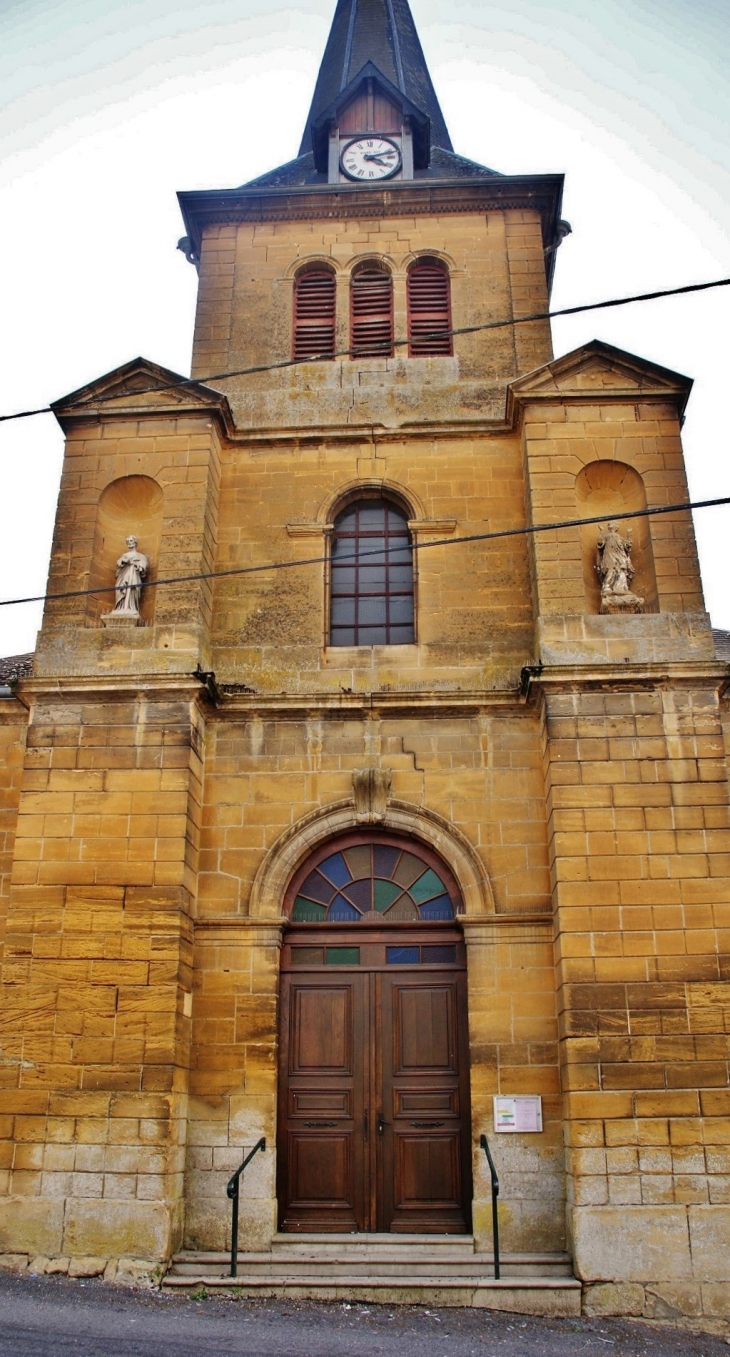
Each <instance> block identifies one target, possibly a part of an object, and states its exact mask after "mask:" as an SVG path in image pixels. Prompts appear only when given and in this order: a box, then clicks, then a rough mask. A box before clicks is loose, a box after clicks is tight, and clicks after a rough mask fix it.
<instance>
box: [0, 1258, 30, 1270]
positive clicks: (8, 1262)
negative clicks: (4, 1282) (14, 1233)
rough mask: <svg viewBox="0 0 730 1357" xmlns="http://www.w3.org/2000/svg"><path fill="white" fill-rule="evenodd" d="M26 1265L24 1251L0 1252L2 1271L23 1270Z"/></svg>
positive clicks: (26, 1260)
mask: <svg viewBox="0 0 730 1357" xmlns="http://www.w3.org/2000/svg"><path fill="white" fill-rule="evenodd" d="M27 1266H28V1255H27V1254H26V1253H0V1268H2V1270H3V1272H25V1270H26V1268H27Z"/></svg>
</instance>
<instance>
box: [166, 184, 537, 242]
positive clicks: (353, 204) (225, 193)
mask: <svg viewBox="0 0 730 1357" xmlns="http://www.w3.org/2000/svg"><path fill="white" fill-rule="evenodd" d="M562 192H563V175H562V174H545V175H542V174H539V175H538V174H535V175H532V174H530V175H509V176H507V175H505V176H496V175H495V177H494V178H491V179H477V178H474V179H464V180H460V181H459V182H455V181H454V180H453V179H450V180H442V181H440V182H439V181H438V180H433V179H429V180H428V181H418V180H407V181H402V182H396V183H390V184H388V186H387V187H384V188H375V187H373V186H372V185H361V184H323V185H321V186H315V187H312V186H310V185H307V186H304V187H299V188H296V187H295V188H291V187H287V188H280V189H275V188H270V189H264V190H262V189H260V188H259V189H251V188H235V189H202V190H193V191H190V192H184V193H179V194H178V201H179V203H180V208H181V210H182V214H183V218H184V221H185V227H186V230H187V233H188V235H189V236H190V238H191V240H192V242H193V244H194V246H195V248H196V250H198V251H199V250H200V246H201V243H202V238H203V233H204V231H205V229H206V227H208V226H214V225H215V226H221V225H231V224H237V223H239V222H248V221H251V222H265V221H272V222H276V221H302V220H314V219H316V220H333V219H336V220H343V219H349V218H353V217H354V218H362V217H373V218H384V217H403V216H406V217H408V216H410V217H412V216H440V215H442V214H444V213H456V212H460V213H467V212H480V213H481V212H505V211H524V210H526V209H531V210H532V211H536V212H539V214H540V217H541V220H542V232H543V240H544V242H545V244H546V246H547V245H548V244H550V242H551V241H552V240H553V239H554V236H555V231H556V229H557V223H558V221H559V218H560V208H561V201H562Z"/></svg>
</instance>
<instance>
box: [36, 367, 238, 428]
mask: <svg viewBox="0 0 730 1357" xmlns="http://www.w3.org/2000/svg"><path fill="white" fill-rule="evenodd" d="M51 409H52V410H53V413H54V414H55V416H56V418H57V420H58V421H59V423H60V424H61V426H62V427H63V426H64V424H65V423H66V422H67V421H70V420H72V419H74V420H75V419H78V418H82V417H84V416H92V415H93V416H94V417H95V418H97V419H98V418H99V417H100V416H102V415H119V414H127V413H135V414H141V413H152V412H153V413H155V414H160V413H162V412H163V411H169V412H170V413H176V414H181V413H183V412H184V411H186V412H191V411H193V410H201V411H203V410H207V411H211V410H215V411H217V412H219V413H220V415H221V418H222V419H223V421H224V423H225V424H227V425H232V422H233V421H232V416H231V411H230V406H229V404H228V398H227V397H226V396H224V395H223V392H222V391H214V390H213V388H212V387H210V386H205V385H204V383H203V382H196V381H193V380H191V379H190V378H189V377H183V376H181V374H180V373H179V372H173V371H172V369H171V368H164V367H161V366H160V364H159V363H152V362H150V360H149V359H148V358H133V359H132V360H131V362H129V363H124V364H123V366H122V367H118V368H114V369H113V370H112V371H111V372H106V373H104V375H103V376H102V377H97V378H96V379H95V380H94V381H93V382H89V383H88V384H87V385H86V386H82V387H79V389H78V390H77V391H72V392H71V393H70V394H69V395H68V396H62V397H61V399H60V400H57V401H54V402H53V404H52V406H51Z"/></svg>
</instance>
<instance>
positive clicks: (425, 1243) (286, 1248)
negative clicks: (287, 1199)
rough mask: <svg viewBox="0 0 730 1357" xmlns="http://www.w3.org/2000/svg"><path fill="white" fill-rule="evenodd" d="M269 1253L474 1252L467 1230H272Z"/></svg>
mask: <svg viewBox="0 0 730 1357" xmlns="http://www.w3.org/2000/svg"><path fill="white" fill-rule="evenodd" d="M271 1249H272V1252H273V1253H280V1252H283V1253H286V1254H287V1256H293V1255H294V1254H300V1255H302V1256H309V1255H310V1253H311V1251H312V1249H314V1250H315V1251H316V1252H317V1253H321V1252H323V1251H324V1252H327V1251H328V1250H331V1249H335V1250H336V1251H337V1256H338V1257H340V1258H350V1257H361V1256H362V1255H363V1254H365V1253H372V1254H373V1256H375V1252H376V1251H378V1252H379V1251H380V1250H386V1251H389V1252H395V1253H397V1254H398V1256H400V1254H401V1252H402V1251H403V1250H405V1251H407V1253H408V1254H409V1255H410V1256H411V1257H424V1258H434V1257H439V1258H441V1257H443V1258H447V1257H449V1258H462V1257H464V1255H465V1254H473V1252H474V1236H473V1235H471V1234H454V1235H432V1234H321V1233H319V1234H314V1233H299V1232H297V1234H275V1235H274V1237H273V1239H272V1241H271Z"/></svg>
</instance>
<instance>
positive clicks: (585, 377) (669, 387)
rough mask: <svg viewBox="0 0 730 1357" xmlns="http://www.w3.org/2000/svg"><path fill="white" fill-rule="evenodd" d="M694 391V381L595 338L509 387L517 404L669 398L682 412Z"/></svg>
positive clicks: (511, 398) (513, 400) (527, 374)
mask: <svg viewBox="0 0 730 1357" xmlns="http://www.w3.org/2000/svg"><path fill="white" fill-rule="evenodd" d="M691 390H692V379H691V377H684V376H683V375H682V374H681V373H679V372H673V371H672V370H671V369H670V368H664V367H660V366H659V364H658V363H651V362H650V361H649V360H648V359H646V358H639V357H637V355H636V354H633V353H627V352H626V351H625V350H624V349H616V348H614V347H613V345H611V344H604V343H603V341H602V340H600V339H594V340H592V341H591V342H590V344H583V345H582V346H581V347H580V348H579V349H574V350H573V351H572V352H571V353H567V354H564V355H563V357H562V358H556V359H554V360H553V362H552V363H546V364H545V366H544V367H541V368H536V369H535V371H534V372H528V373H526V374H525V376H524V377H519V378H518V379H517V381H516V382H512V383H511V384H510V388H509V393H510V400H511V402H512V403H515V402H516V403H520V402H527V401H534V400H555V399H556V398H557V399H559V400H568V399H570V400H574V399H585V397H586V396H591V395H600V396H603V397H606V398H618V399H626V398H635V397H637V396H650V395H651V396H664V397H666V398H667V399H674V400H676V401H677V403H678V404H679V405H680V407H681V409H682V410H683V409H684V407H685V405H686V403H687V399H688V397H689V393H690V391H691Z"/></svg>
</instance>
